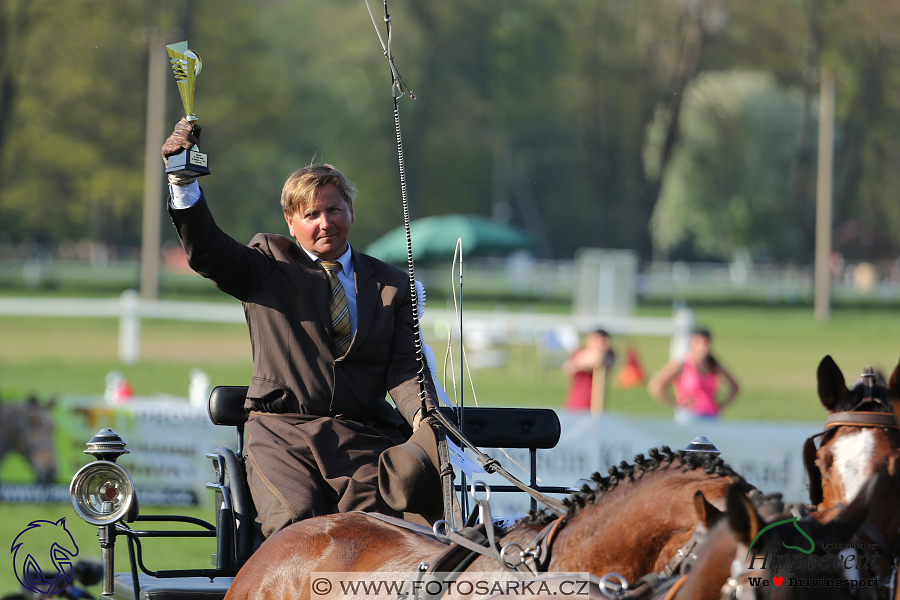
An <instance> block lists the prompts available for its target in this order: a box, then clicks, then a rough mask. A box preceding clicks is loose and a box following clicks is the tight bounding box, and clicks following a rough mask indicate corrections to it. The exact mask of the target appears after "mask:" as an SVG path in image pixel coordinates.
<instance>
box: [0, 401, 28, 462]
mask: <svg viewBox="0 0 900 600" xmlns="http://www.w3.org/2000/svg"><path fill="white" fill-rule="evenodd" d="M21 409H22V405H21V404H0V460H3V457H4V456H5V455H6V453H7V452H10V451H16V452H19V453H20V454H24V452H25V450H26V444H25V440H24V437H23V435H22V434H23V429H24V425H23V424H22V422H21V421H22V419H21Z"/></svg>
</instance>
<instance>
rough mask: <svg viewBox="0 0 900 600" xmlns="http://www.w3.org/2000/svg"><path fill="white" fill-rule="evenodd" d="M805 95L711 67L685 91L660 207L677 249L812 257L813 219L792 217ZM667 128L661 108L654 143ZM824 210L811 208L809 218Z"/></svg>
mask: <svg viewBox="0 0 900 600" xmlns="http://www.w3.org/2000/svg"><path fill="white" fill-rule="evenodd" d="M801 102H802V98H801V96H800V94H799V93H798V92H795V91H790V90H787V91H785V90H782V89H780V88H779V87H778V85H777V83H776V81H775V78H774V77H772V76H771V75H768V74H765V73H752V72H746V71H735V72H726V73H705V74H703V75H701V76H700V77H698V78H697V79H696V80H695V81H694V83H693V84H692V85H691V86H690V87H689V88H688V90H687V92H686V94H685V101H684V109H683V112H682V118H681V122H680V124H681V142H680V144H679V146H678V149H677V150H676V152H675V155H674V156H673V158H672V162H671V164H670V165H669V168H668V170H667V171H666V174H665V183H664V184H663V187H662V192H661V194H660V199H659V202H658V203H657V205H656V209H655V212H654V214H653V221H652V226H653V233H654V239H655V241H656V243H657V244H659V246H660V247H662V248H664V249H667V250H668V249H672V248H674V247H676V246H678V245H680V244H684V243H689V244H692V245H693V247H694V249H695V250H696V251H697V253H698V254H701V255H706V256H711V257H714V258H717V259H724V260H729V259H731V257H732V256H733V255H734V252H735V251H736V250H738V249H739V248H750V249H751V250H752V251H753V254H754V255H755V256H756V257H757V258H767V257H774V258H776V259H779V260H785V259H790V258H792V257H795V256H798V255H802V254H803V252H804V250H805V249H804V248H803V247H802V246H801V245H800V242H801V241H803V236H802V235H801V232H802V230H803V228H804V226H806V225H808V222H807V223H802V222H801V223H798V222H795V221H793V220H792V219H791V218H790V212H789V211H790V202H789V201H788V198H787V195H788V193H787V192H788V181H789V178H790V173H791V163H792V159H793V156H794V155H795V154H796V139H797V129H798V127H799V123H800V117H801ZM666 125H667V118H666V115H665V113H659V114H658V115H657V118H656V120H655V121H654V123H653V125H652V126H651V129H650V134H649V136H648V138H649V139H650V140H651V144H649V145H650V146H651V147H650V148H648V151H647V154H648V155H650V156H651V158H650V160H649V161H648V162H649V164H651V165H652V164H654V161H653V158H652V155H653V154H654V152H653V150H654V148H653V147H652V142H653V141H655V140H656V139H658V138H659V134H658V133H656V132H657V131H658V130H660V129H662V128H664V127H665V126H666ZM813 217H814V215H813V214H812V212H811V211H807V218H808V219H810V220H811V219H812V218H813Z"/></svg>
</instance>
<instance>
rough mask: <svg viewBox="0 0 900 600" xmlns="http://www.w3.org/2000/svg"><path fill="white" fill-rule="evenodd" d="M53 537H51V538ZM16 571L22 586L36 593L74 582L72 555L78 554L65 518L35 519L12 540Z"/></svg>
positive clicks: (63, 587)
mask: <svg viewBox="0 0 900 600" xmlns="http://www.w3.org/2000/svg"><path fill="white" fill-rule="evenodd" d="M48 540H52V541H48ZM10 552H12V555H13V571H14V572H15V574H16V579H18V580H19V583H21V584H22V587H24V588H26V589H28V590H31V591H32V592H34V593H36V594H48V595H49V594H58V593H59V592H61V591H63V590H64V589H66V588H67V587H69V584H70V583H72V576H73V572H72V559H73V558H74V557H75V556H77V555H78V546H77V545H76V544H75V538H73V537H72V534H71V533H69V530H68V529H66V519H65V517H63V518H62V519H60V520H59V521H56V522H53V521H32V522H31V523H29V524H28V527H26V528H25V530H24V531H22V533H20V534H19V535H17V536H16V539H15V540H13V543H12V549H11V550H10Z"/></svg>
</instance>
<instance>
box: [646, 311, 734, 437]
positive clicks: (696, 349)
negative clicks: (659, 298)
mask: <svg viewBox="0 0 900 600" xmlns="http://www.w3.org/2000/svg"><path fill="white" fill-rule="evenodd" d="M711 341H712V336H711V335H710V333H709V330H708V329H697V330H695V331H694V334H693V335H692V336H691V347H690V350H688V353H687V354H686V355H685V357H684V359H683V360H681V361H672V362H669V363H668V364H666V366H664V367H663V368H662V369H661V370H660V371H659V373H657V374H656V375H654V376H653V377H652V378H651V379H650V383H648V384H647V392H648V393H649V394H650V395H651V396H653V397H654V398H656V399H657V400H660V401H661V402H664V403H665V404H667V405H670V406H673V407H675V422H676V423H690V422H693V421H698V420H704V419H716V418H718V416H719V413H720V412H721V411H722V409H723V408H725V407H726V406H728V405H729V404H731V402H732V401H733V400H734V398H735V396H737V393H738V384H737V381H735V380H734V377H732V376H731V374H730V373H729V372H728V371H726V370H725V367H723V366H722V365H721V363H719V361H717V360H716V359H715V358H714V357H713V355H712V354H710V351H709V348H710V343H711ZM720 379H724V380H725V381H726V382H727V383H728V385H729V387H730V391H729V392H728V394H727V396H726V397H725V399H724V400H722V401H721V402H720V401H719V399H718V397H717V396H718V391H719V380H720ZM669 384H671V389H672V391H674V394H675V395H674V397H673V396H672V394H671V393H670V391H669V390H670V387H669Z"/></svg>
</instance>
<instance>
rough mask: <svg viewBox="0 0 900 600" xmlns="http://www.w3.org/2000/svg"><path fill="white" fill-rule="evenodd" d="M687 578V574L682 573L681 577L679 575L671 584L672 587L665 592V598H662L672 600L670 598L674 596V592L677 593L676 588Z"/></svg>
mask: <svg viewBox="0 0 900 600" xmlns="http://www.w3.org/2000/svg"><path fill="white" fill-rule="evenodd" d="M687 578H688V576H687V574H684V575H682V576H681V577H679V578H678V581H676V582H675V583H674V584H672V587H670V588H669V591H668V592H666V596H665V598H663V600H672V598H674V597H675V594H677V593H678V590H680V589H681V586H683V585H684V582H685V581H687Z"/></svg>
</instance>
